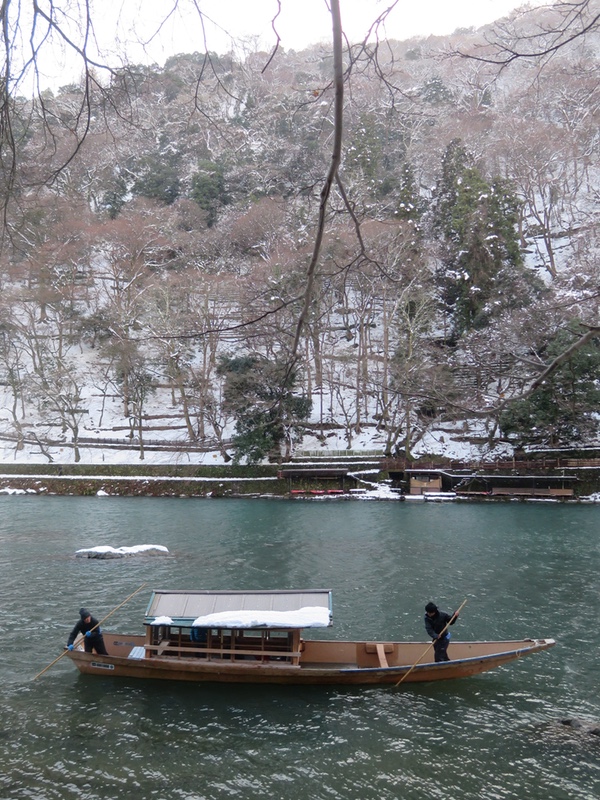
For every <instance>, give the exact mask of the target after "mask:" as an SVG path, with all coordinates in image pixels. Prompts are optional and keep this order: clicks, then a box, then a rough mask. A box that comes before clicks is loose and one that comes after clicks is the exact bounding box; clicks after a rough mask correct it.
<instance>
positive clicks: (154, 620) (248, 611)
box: [144, 589, 331, 628]
mask: <svg viewBox="0 0 600 800" xmlns="http://www.w3.org/2000/svg"><path fill="white" fill-rule="evenodd" d="M144 623H145V624H146V625H180V626H183V627H188V626H189V627H205V628H325V627H329V626H330V625H331V590H329V589H305V590H296V591H288V590H283V591H274V592H273V591H255V592H242V591H241V592H210V591H202V590H199V591H188V592H182V591H169V590H167V591H163V590H155V591H154V592H153V593H152V596H151V598H150V602H149V603H148V608H147V609H146V616H145V618H144Z"/></svg>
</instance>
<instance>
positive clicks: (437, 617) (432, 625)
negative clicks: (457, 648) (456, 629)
mask: <svg viewBox="0 0 600 800" xmlns="http://www.w3.org/2000/svg"><path fill="white" fill-rule="evenodd" d="M450 620H452V622H450ZM449 622H450V625H454V623H455V622H456V617H454V618H453V616H452V614H446V612H445V611H440V610H439V609H438V611H436V612H435V614H434V615H433V617H430V616H428V615H427V614H425V630H426V631H427V635H428V636H430V637H431V638H432V639H437V637H438V636H439V635H440V633H441V632H442V631H443V630H444V628H445V627H446V625H447V624H448V623H449ZM446 635H448V632H447V631H446Z"/></svg>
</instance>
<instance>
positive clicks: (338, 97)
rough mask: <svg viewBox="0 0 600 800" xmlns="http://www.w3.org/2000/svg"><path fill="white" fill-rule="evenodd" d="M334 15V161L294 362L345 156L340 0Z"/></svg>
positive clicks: (333, 4) (325, 186) (325, 189)
mask: <svg viewBox="0 0 600 800" xmlns="http://www.w3.org/2000/svg"><path fill="white" fill-rule="evenodd" d="M331 19H332V25H333V85H334V91H335V99H334V133H333V148H332V152H331V164H330V166H329V171H328V173H327V177H326V178H325V183H324V184H323V188H322V189H321V202H320V204H319V221H318V225H317V233H316V236H315V243H314V246H313V251H312V256H311V259H310V263H309V265H308V269H307V271H306V287H305V289H304V303H303V307H302V311H301V312H300V315H299V317H298V321H297V324H296V334H295V336H294V343H293V345H292V350H291V354H290V363H291V364H293V363H294V361H295V360H296V358H297V355H298V348H299V346H300V336H301V335H302V330H303V328H304V326H305V324H306V320H307V319H308V313H309V310H310V304H311V301H312V293H313V286H314V282H315V274H316V270H317V264H318V263H319V256H320V254H321V246H322V244H323V236H324V235H325V216H326V213H327V207H328V203H329V196H330V194H331V187H332V186H333V183H334V181H335V179H336V175H337V171H338V169H339V166H340V162H341V160H342V134H343V116H344V69H343V63H342V20H341V15H340V3H339V0H331ZM290 368H291V367H290Z"/></svg>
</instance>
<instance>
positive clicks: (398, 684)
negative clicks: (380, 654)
mask: <svg viewBox="0 0 600 800" xmlns="http://www.w3.org/2000/svg"><path fill="white" fill-rule="evenodd" d="M466 603H467V601H466V600H463V601H462V603H461V604H460V606H459V608H458V611H455V612H454V614H452V618H451V619H450V621H449V622H448V623H447V624H446V627H445V628H444V629H443V631H442V633H439V634H438V637H439V636H441V635H442V634H444V633H446V631H447V630H448V628H449V627H450V625H452V622H453V621H454V620H455V619H456V617H458V615H459V614H460V612H461V611H462V610H463V608H464V607H465V605H466ZM434 642H435V639H433V641H432V642H431V643H430V644H429V645H427V649H426V650H425V651H424V652H423V655H421V656H419V658H417V660H416V661H415V663H414V664H413V665H412V667H411V668H410V669H409V670H408V672H405V673H404V675H403V676H402V677H401V678H400V680H399V681H398V683H396V684H394V689H395V688H396V687H398V686H400V684H401V683H402V681H405V680H406V679H407V678H408V676H409V675H410V673H411V672H412V671H413V669H414V668H415V667H416V666H417V664H418V663H419V661H422V660H423V659H424V658H425V656H426V655H427V653H428V652H429V651H430V650H431V648H432V647H433V643H434Z"/></svg>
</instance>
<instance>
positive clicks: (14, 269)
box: [0, 12, 600, 460]
mask: <svg viewBox="0 0 600 800" xmlns="http://www.w3.org/2000/svg"><path fill="white" fill-rule="evenodd" d="M540 13H541V12H540ZM544 13H546V12H544ZM526 32H527V31H526V30H525V31H523V33H526ZM489 36H490V30H489V29H482V30H477V31H475V30H467V31H457V32H456V33H455V34H454V35H453V36H451V37H446V38H440V37H438V38H434V37H431V38H427V39H418V40H410V41H406V42H396V41H389V42H383V41H380V42H378V43H377V46H376V47H371V48H367V47H360V48H359V47H355V48H352V49H350V50H347V51H346V52H345V59H346V60H345V69H346V81H345V98H344V133H343V157H342V165H341V168H340V170H339V182H338V183H337V185H336V186H334V189H333V192H332V197H331V200H330V205H329V207H328V209H327V216H326V219H325V235H324V240H323V247H322V251H321V255H320V259H319V263H318V267H317V272H316V279H315V285H314V288H313V292H312V295H311V303H310V313H309V316H308V319H307V323H306V325H305V326H304V327H303V329H302V331H301V342H300V348H299V357H295V358H294V359H292V360H290V358H289V356H290V351H291V347H292V343H293V338H294V334H295V331H296V324H297V320H298V315H299V313H300V309H301V305H302V299H303V292H304V286H305V280H306V270H307V265H308V263H309V261H310V258H311V253H312V252H313V243H314V237H315V232H316V225H317V219H318V210H319V203H320V192H321V186H322V182H323V176H324V174H325V172H326V171H327V168H328V164H329V161H330V158H331V141H332V136H333V133H334V122H333V118H332V113H333V90H332V86H331V67H332V65H331V53H330V51H329V50H328V48H326V47H323V46H320V47H314V48H311V49H308V50H305V51H302V52H294V51H285V50H283V49H279V50H278V51H277V52H276V54H275V56H274V57H272V58H271V54H268V53H260V52H259V53H250V54H247V55H245V56H244V57H241V56H239V55H236V56H234V55H225V56H223V55H216V54H212V53H208V54H207V53H194V54H181V55H178V56H176V57H173V58H170V59H169V60H168V61H167V62H166V63H165V65H164V66H151V67H149V66H139V67H132V68H128V69H124V70H120V71H118V72H115V73H113V75H112V78H111V80H110V83H107V84H106V85H105V86H104V87H103V89H102V91H100V90H98V91H97V93H96V94H93V93H92V95H91V96H90V98H89V99H90V116H89V118H88V117H86V116H85V109H86V106H85V104H84V105H82V87H81V86H78V85H71V86H64V87H62V88H61V89H60V90H58V91H56V92H55V93H53V92H50V91H47V92H45V93H44V94H43V95H42V96H40V97H39V98H37V99H36V100H35V101H34V102H33V103H32V102H31V101H29V100H27V99H25V98H19V99H16V100H15V101H14V103H15V117H14V119H15V120H17V123H15V127H14V141H15V150H16V155H17V161H18V164H19V169H18V170H17V171H16V173H14V174H13V173H12V172H11V173H10V180H11V181H12V182H13V183H12V185H11V194H10V197H11V200H10V202H9V203H8V204H7V207H6V214H5V221H6V226H5V227H6V231H7V235H6V236H5V243H4V248H3V250H2V255H1V261H0V273H1V282H2V292H1V295H0V303H1V317H0V320H1V322H0V331H1V336H0V382H1V384H2V385H1V387H0V388H1V389H2V392H3V402H2V406H3V409H2V412H1V415H0V434H1V435H2V436H4V437H5V438H6V439H8V440H10V441H11V442H12V445H11V446H12V447H14V448H15V449H16V450H18V449H19V448H20V447H22V446H23V444H24V442H25V441H26V440H27V441H31V438H32V436H33V437H34V438H35V439H37V440H38V442H39V446H40V447H41V449H42V450H45V451H48V450H47V449H48V447H51V446H52V443H56V442H63V443H64V444H65V446H68V447H69V448H70V449H72V451H73V458H74V459H75V460H78V459H79V457H80V456H79V448H78V444H79V442H80V439H81V438H82V437H91V438H103V437H112V438H116V439H119V438H123V440H124V441H126V440H127V437H129V438H132V437H134V438H135V440H136V441H137V442H138V444H139V452H138V455H139V456H141V457H143V456H144V442H148V441H149V440H152V441H154V442H156V441H161V440H168V441H171V442H175V443H177V446H179V447H181V448H182V449H185V448H186V447H188V446H193V447H196V448H200V449H202V448H204V449H207V450H208V449H213V450H216V451H221V453H222V454H236V455H237V456H238V457H241V458H250V459H251V460H259V459H261V458H263V457H266V456H267V455H273V454H274V453H282V454H284V455H289V454H290V453H291V452H292V451H293V448H294V447H297V446H299V445H300V443H301V442H302V441H304V442H305V445H306V442H309V441H310V442H313V441H314V438H313V437H316V438H317V440H319V441H320V442H321V443H322V444H323V445H324V446H325V445H327V443H328V442H330V438H328V437H331V434H332V432H335V433H337V434H341V436H342V437H343V441H344V444H345V446H346V447H348V448H351V447H352V445H353V442H354V441H355V440H356V437H357V436H358V435H359V434H360V432H361V431H364V430H365V429H367V428H368V429H370V430H372V431H376V432H377V443H378V444H377V447H378V448H380V449H381V451H382V452H386V453H389V454H394V453H405V454H407V455H410V454H411V453H412V452H413V450H414V448H415V447H416V446H417V445H418V443H419V441H421V440H422V437H423V436H424V434H425V433H426V432H427V431H430V430H432V429H436V428H438V429H439V428H443V426H444V425H447V424H448V423H452V424H455V425H457V424H458V425H463V424H464V425H465V426H466V427H468V425H469V424H471V423H472V421H473V420H479V421H480V424H481V426H482V429H483V431H484V434H485V436H487V437H488V440H489V443H488V448H489V450H490V451H493V449H494V447H495V446H496V445H497V444H498V442H500V441H506V440H507V437H509V438H510V441H511V442H512V443H519V444H521V443H525V442H527V443H537V444H551V445H560V444H565V445H566V444H570V443H572V442H584V443H585V442H594V441H596V437H597V424H598V417H597V413H596V412H597V409H598V401H599V399H600V393H599V386H598V380H597V378H598V374H599V373H598V367H599V365H600V347H599V344H598V339H597V338H596V336H595V332H596V331H597V329H598V296H599V290H598V286H599V264H598V244H599V242H598V237H599V227H598V223H599V217H598V191H599V190H598V187H599V180H598V177H599V176H598V163H599V158H598V156H599V153H598V150H599V143H600V139H599V136H598V130H599V124H598V123H599V114H598V103H599V100H600V84H599V82H598V67H599V54H600V40H599V38H598V36H597V35H596V34H595V33H593V32H592V33H590V34H589V35H588V36H586V37H581V38H579V39H577V40H576V41H574V42H573V43H572V44H571V45H570V46H568V47H565V48H562V49H561V50H560V51H558V52H556V53H555V54H554V56H553V58H552V59H550V60H548V59H545V60H544V61H543V62H540V61H539V60H535V59H529V60H525V59H523V60H516V61H515V62H514V63H512V64H511V65H510V67H508V68H505V69H501V70H498V67H497V66H495V65H493V64H490V63H486V62H485V61H480V60H477V59H476V58H465V57H464V55H465V54H467V55H469V54H470V55H475V56H479V55H480V53H481V52H483V51H482V49H481V48H482V47H483V45H484V44H485V41H486V39H488V38H489ZM458 52H460V53H462V54H463V55H462V56H461V55H458V54H457V53H458ZM88 89H89V87H88ZM82 126H83V127H84V128H85V131H86V134H87V135H86V136H85V138H83V137H81V136H80V134H81V130H82ZM7 174H8V173H7ZM49 177H52V178H53V179H52V180H49ZM583 337H584V338H583ZM575 343H577V347H576V348H575V349H573V350H572V352H569V348H570V347H571V346H573V345H574V344H575ZM565 353H566V354H567V355H565ZM555 359H559V362H560V363H555V364H554V367H553V368H552V369H551V370H550V371H549V372H548V373H547V377H545V378H544V375H545V370H546V369H547V368H548V366H549V365H552V364H553V362H554V360H555ZM540 376H541V377H540ZM538 384H539V385H538ZM232 436H234V437H235V438H234V446H233V448H232V446H231V437H232ZM308 437H310V438H308Z"/></svg>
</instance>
